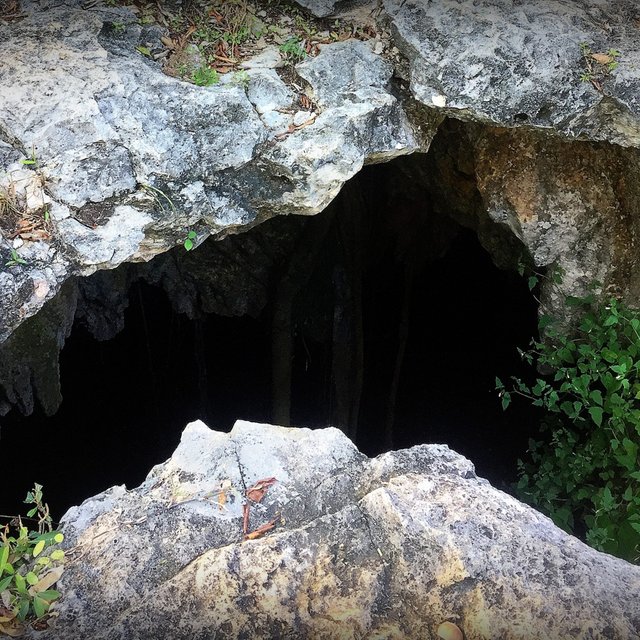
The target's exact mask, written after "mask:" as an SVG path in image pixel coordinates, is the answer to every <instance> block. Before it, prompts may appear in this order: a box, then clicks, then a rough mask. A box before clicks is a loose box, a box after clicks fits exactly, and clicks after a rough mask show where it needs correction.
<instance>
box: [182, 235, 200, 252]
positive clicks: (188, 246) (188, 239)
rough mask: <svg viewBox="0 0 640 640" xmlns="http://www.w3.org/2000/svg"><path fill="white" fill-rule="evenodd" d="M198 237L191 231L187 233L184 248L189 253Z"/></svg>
mask: <svg viewBox="0 0 640 640" xmlns="http://www.w3.org/2000/svg"><path fill="white" fill-rule="evenodd" d="M197 237H198V234H197V233H196V232H195V231H189V233H187V237H186V238H185V239H184V243H183V244H184V248H185V249H186V250H187V251H191V249H193V241H194V240H195V239H196V238H197Z"/></svg>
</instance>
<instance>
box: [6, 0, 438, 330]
mask: <svg viewBox="0 0 640 640" xmlns="http://www.w3.org/2000/svg"><path fill="white" fill-rule="evenodd" d="M23 10H24V12H25V14H26V17H25V18H24V19H22V20H18V21H14V22H11V23H8V24H2V23H0V57H1V59H2V60H3V61H4V63H3V65H2V67H1V68H0V86H3V87H5V88H6V90H5V89H3V90H2V91H0V140H1V141H2V143H3V146H2V148H1V149H0V153H1V155H0V158H2V159H3V162H4V164H3V166H2V167H1V169H2V176H1V178H0V186H1V187H2V188H3V189H5V190H7V189H8V190H12V189H14V187H15V182H16V180H17V179H18V178H22V176H21V175H18V174H19V173H20V172H22V173H25V172H26V174H27V175H31V176H32V178H33V181H34V182H42V181H43V182H44V183H45V185H46V187H45V189H44V191H42V190H41V197H40V198H39V199H37V200H36V201H34V202H32V203H31V204H30V207H29V208H30V211H31V212H32V213H34V214H35V212H38V213H39V215H43V210H44V209H45V208H46V209H47V211H48V214H47V215H48V216H49V217H50V224H51V227H52V228H51V234H50V236H51V237H50V238H48V239H38V240H37V241H30V240H27V241H22V240H20V239H18V241H17V242H16V241H14V240H13V239H12V238H9V237H3V238H2V239H0V257H1V258H2V263H3V265H4V263H5V262H8V261H9V260H10V257H11V253H10V250H11V249H12V248H13V249H14V250H16V251H18V253H19V255H20V257H21V258H22V259H24V261H25V263H24V264H23V263H18V264H16V265H13V266H12V267H3V270H2V273H1V274H0V275H1V277H0V318H1V321H0V341H2V340H4V339H6V337H7V336H8V335H9V334H10V333H11V331H12V330H13V329H14V328H15V327H16V326H17V325H18V324H20V323H21V322H22V321H23V320H24V319H25V318H27V317H29V316H31V315H33V314H34V313H36V312H37V311H38V310H39V309H40V308H41V307H42V305H43V304H44V303H45V302H46V301H47V300H49V299H51V298H52V297H53V296H54V295H55V294H56V293H57V291H58V290H59V289H60V286H61V284H62V283H63V282H64V281H65V280H66V279H68V278H69V277H71V276H74V275H89V274H91V273H93V272H95V271H96V270H99V269H110V268H114V267H116V266H118V265H119V264H121V263H122V262H126V261H130V262H139V261H143V260H144V261H146V260H149V259H150V258H152V257H153V256H154V255H157V254H159V253H162V252H164V251H166V250H168V249H169V248H171V247H173V246H175V245H176V244H180V243H181V242H182V241H183V240H184V238H185V237H186V236H187V233H188V232H189V231H194V230H195V231H196V232H197V241H196V244H199V243H200V242H202V241H203V240H204V239H205V238H206V237H208V236H209V235H212V234H213V235H221V234H227V233H230V232H233V231H237V230H238V229H241V228H244V227H249V226H251V225H253V224H255V223H256V222H259V221H262V220H264V219H266V218H268V217H271V216H273V215H276V214H291V213H302V214H313V213H317V212H318V211H321V210H322V209H324V208H325V207H326V206H327V204H329V202H331V200H332V199H333V198H334V197H335V196H336V194H337V193H338V191H339V190H340V188H341V186H342V185H343V184H344V182H345V181H346V180H348V179H349V178H351V177H352V176H353V175H354V174H355V173H357V171H358V170H359V169H360V168H361V167H362V165H363V164H364V162H375V161H382V160H387V159H390V158H393V157H395V156H398V155H402V154H406V153H411V152H413V151H415V150H417V149H418V148H420V146H421V144H422V142H421V143H419V142H418V138H417V137H416V136H415V135H414V130H413V127H412V126H411V125H410V124H409V122H408V120H407V118H406V116H405V115H404V112H403V110H402V108H401V107H400V104H399V102H398V100H397V98H396V97H394V95H393V94H392V93H391V91H390V79H391V75H392V72H393V69H392V66H391V64H390V63H388V62H385V61H383V60H382V59H381V58H380V57H379V56H376V55H375V54H374V53H373V51H372V48H371V46H369V45H368V44H367V43H363V42H359V41H348V42H342V43H337V44H335V45H327V47H326V48H324V49H323V50H322V51H321V52H320V54H319V55H318V56H317V57H315V58H312V59H309V60H307V61H305V62H304V63H302V64H300V65H298V66H299V73H300V74H301V75H302V76H303V77H306V78H308V80H309V85H310V91H312V92H315V93H317V94H318V95H319V96H325V95H330V96H331V99H330V100H328V99H327V100H323V101H322V103H323V104H322V109H321V112H320V113H318V114H316V115H317V119H316V120H315V122H313V123H310V124H309V125H308V126H305V127H304V128H300V129H298V130H293V131H291V132H289V131H288V126H289V124H290V123H291V122H292V121H293V117H294V115H295V114H291V116H289V118H288V119H287V118H285V122H283V123H282V124H281V125H277V123H276V125H277V126H276V128H275V129H274V128H272V127H271V124H273V121H272V120H269V119H268V118H266V116H268V115H269V114H275V115H279V114H278V113H277V112H276V109H279V108H282V107H283V106H286V103H287V102H291V101H292V99H293V93H292V91H291V89H290V87H288V86H287V85H286V84H285V83H284V81H283V80H281V79H280V77H279V76H278V75H277V74H276V73H275V72H271V73H270V74H268V78H266V76H265V74H266V73H267V72H266V71H265V70H264V69H260V68H255V69H252V68H249V69H248V70H247V74H248V77H249V80H248V83H249V84H248V87H247V90H246V91H245V89H244V87H242V86H238V85H237V84H233V83H231V82H227V83H220V85H216V86H212V87H197V86H194V85H191V84H189V83H186V82H183V81H181V80H178V79H176V78H172V77H169V76H167V75H165V74H163V73H162V71H161V69H160V67H159V65H158V64H156V63H154V62H152V61H151V60H149V59H147V58H146V57H145V56H143V55H141V53H139V52H138V51H137V50H136V46H137V45H139V44H140V42H142V41H144V42H147V41H149V40H150V39H151V40H153V38H156V39H157V38H159V36H160V34H161V32H160V30H155V31H154V30H153V29H148V28H143V27H140V26H138V25H137V23H136V21H135V19H133V20H132V16H131V14H128V13H127V10H126V9H116V8H112V9H109V8H105V7H98V8H94V9H86V10H85V9H82V8H81V7H80V3H79V2H74V1H73V0H69V1H68V2H66V3H64V2H63V3H56V4H55V5H54V6H44V4H43V3H37V2H33V3H30V2H24V3H23ZM116 21H126V22H127V24H128V25H129V26H128V28H127V29H126V30H125V33H124V34H120V33H117V32H116V31H115V30H114V29H110V28H108V27H109V25H112V24H113V23H114V22H116ZM131 23H132V24H131ZM353 68H358V69H359V70H360V73H358V74H354V73H352V72H351V70H352V69H353ZM252 75H253V76H254V80H253V84H252V80H251V77H252ZM345 78H347V79H348V81H347V82H345V80H344V79H345ZM265 79H268V80H269V82H270V92H271V94H272V98H273V99H272V100H270V101H266V100H264V99H263V98H264V96H262V97H260V96H259V93H260V91H261V90H262V89H263V88H264V86H263V85H264V82H265ZM319 83H322V86H319ZM34 96H35V98H34ZM252 100H253V102H252ZM276 120H277V122H280V120H281V119H280V120H278V119H276ZM278 126H280V127H281V128H277V127H278ZM279 134H283V135H279ZM427 139H428V136H427V138H425V136H424V135H423V134H421V136H420V140H422V141H424V140H427ZM32 158H35V159H36V160H37V162H36V163H32V164H29V165H23V164H21V163H20V160H24V159H32ZM23 191H24V189H23Z"/></svg>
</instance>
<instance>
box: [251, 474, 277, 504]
mask: <svg viewBox="0 0 640 640" xmlns="http://www.w3.org/2000/svg"><path fill="white" fill-rule="evenodd" d="M276 482H278V480H277V479H276V478H263V479H262V480H258V482H256V483H255V484H254V485H253V486H252V487H249V488H248V489H247V498H249V500H251V501H252V502H260V501H261V500H262V498H264V494H265V493H266V492H267V489H268V488H269V487H270V486H271V485H273V484H275V483H276Z"/></svg>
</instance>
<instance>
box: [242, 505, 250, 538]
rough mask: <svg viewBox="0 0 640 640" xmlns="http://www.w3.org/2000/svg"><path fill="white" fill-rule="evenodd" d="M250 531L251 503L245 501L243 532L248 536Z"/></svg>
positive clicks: (243, 507) (243, 506)
mask: <svg viewBox="0 0 640 640" xmlns="http://www.w3.org/2000/svg"><path fill="white" fill-rule="evenodd" d="M247 531H249V504H248V503H247V502H245V503H244V504H243V505H242V533H243V534H244V535H245V536H246V535H247Z"/></svg>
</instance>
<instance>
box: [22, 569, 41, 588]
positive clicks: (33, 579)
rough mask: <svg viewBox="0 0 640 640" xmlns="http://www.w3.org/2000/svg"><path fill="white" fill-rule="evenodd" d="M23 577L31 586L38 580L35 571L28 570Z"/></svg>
mask: <svg viewBox="0 0 640 640" xmlns="http://www.w3.org/2000/svg"><path fill="white" fill-rule="evenodd" d="M25 578H26V580H27V582H28V583H29V584H30V585H31V586H33V585H34V584H38V582H39V581H40V579H39V578H38V576H37V575H36V574H35V573H33V571H29V573H27V575H26V576H25Z"/></svg>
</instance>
